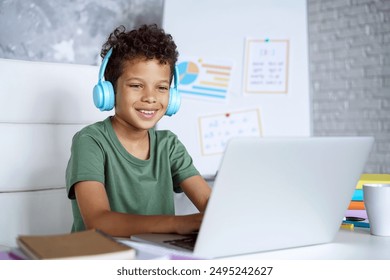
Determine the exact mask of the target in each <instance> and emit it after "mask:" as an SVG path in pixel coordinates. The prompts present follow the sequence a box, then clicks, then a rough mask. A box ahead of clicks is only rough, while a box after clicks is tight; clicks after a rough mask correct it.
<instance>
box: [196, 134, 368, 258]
mask: <svg viewBox="0 0 390 280" xmlns="http://www.w3.org/2000/svg"><path fill="white" fill-rule="evenodd" d="M373 142H374V139H373V138H372V137H302V138H277V139H276V138H235V139H232V140H231V141H230V142H229V143H228V145H227V148H226V151H225V154H224V156H223V159H222V161H221V166H220V169H219V171H218V175H217V178H216V181H215V183H214V187H213V191H212V194H211V197H210V201H209V204H208V207H207V209H206V213H205V216H204V220H203V223H202V226H201V229H200V232H199V235H198V240H197V242H196V246H195V250H194V254H195V255H198V256H202V257H211V258H215V257H221V256H229V255H237V254H248V253H251V252H259V251H267V250H274V249H282V248H291V247H297V246H304V245H312V244H319V243H326V242H330V241H332V239H333V238H334V236H335V234H336V232H337V231H338V230H339V227H340V224H341V222H342V218H343V216H344V213H345V210H346V209H347V207H348V204H349V202H350V200H351V197H352V194H353V191H354V189H355V187H356V184H357V182H358V180H359V178H360V175H361V173H362V172H363V168H364V166H365V163H366V160H367V158H368V155H369V153H370V151H371V148H372V145H373Z"/></svg>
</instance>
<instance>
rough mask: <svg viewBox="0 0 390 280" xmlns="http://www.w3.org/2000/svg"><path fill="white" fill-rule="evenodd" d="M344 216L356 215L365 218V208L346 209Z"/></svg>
mask: <svg viewBox="0 0 390 280" xmlns="http://www.w3.org/2000/svg"><path fill="white" fill-rule="evenodd" d="M345 217H356V218H363V219H367V211H366V210H347V211H345Z"/></svg>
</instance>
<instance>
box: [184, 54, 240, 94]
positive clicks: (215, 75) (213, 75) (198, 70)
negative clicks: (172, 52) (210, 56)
mask: <svg viewBox="0 0 390 280" xmlns="http://www.w3.org/2000/svg"><path fill="white" fill-rule="evenodd" d="M178 68H179V76H180V84H179V91H180V93H182V94H184V95H187V96H191V97H196V98H206V99H214V100H225V99H226V97H227V94H228V92H229V86H230V80H231V71H232V68H233V67H232V63H231V62H227V61H216V60H203V59H184V60H182V61H181V62H180V63H179V64H178Z"/></svg>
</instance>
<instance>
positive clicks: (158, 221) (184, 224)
mask: <svg viewBox="0 0 390 280" xmlns="http://www.w3.org/2000/svg"><path fill="white" fill-rule="evenodd" d="M74 190H75V194H76V199H77V203H78V206H79V209H80V213H81V216H82V218H83V221H84V224H85V226H86V228H87V229H91V228H95V229H100V230H102V231H104V232H106V233H107V234H110V235H112V236H117V237H130V236H131V235H133V234H138V233H182V234H184V233H190V232H193V231H196V230H198V229H199V227H200V224H201V221H202V217H203V214H193V215H185V216H173V215H153V216H152V215H150V216H149V215H148V216H146V215H134V214H126V213H119V212H113V211H111V208H110V204H109V201H108V197H107V194H106V191H105V188H104V185H103V184H102V183H100V182H96V181H82V182H79V183H77V184H75V185H74Z"/></svg>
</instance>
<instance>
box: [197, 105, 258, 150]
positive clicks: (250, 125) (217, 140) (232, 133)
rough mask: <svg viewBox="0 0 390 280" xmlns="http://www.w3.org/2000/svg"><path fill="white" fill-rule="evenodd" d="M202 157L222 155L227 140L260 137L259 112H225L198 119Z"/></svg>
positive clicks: (255, 110)
mask: <svg viewBox="0 0 390 280" xmlns="http://www.w3.org/2000/svg"><path fill="white" fill-rule="evenodd" d="M199 131H200V143H201V144H200V145H201V147H200V148H201V151H202V155H216V154H222V153H223V152H224V151H225V147H226V144H227V142H228V141H229V139H231V138H232V137H238V136H239V137H241V136H257V137H258V136H261V135H262V132H261V131H262V130H261V120H260V110H259V109H250V110H244V111H235V112H225V113H221V114H215V115H208V116H201V117H199Z"/></svg>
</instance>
